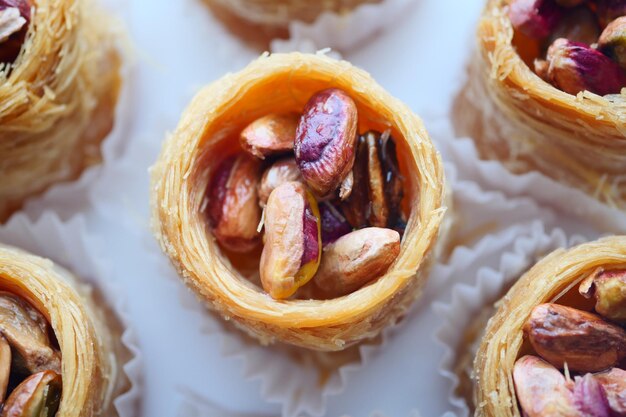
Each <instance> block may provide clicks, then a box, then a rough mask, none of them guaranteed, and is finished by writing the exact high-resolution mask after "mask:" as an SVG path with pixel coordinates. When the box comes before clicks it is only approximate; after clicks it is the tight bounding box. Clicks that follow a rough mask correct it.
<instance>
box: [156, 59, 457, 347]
mask: <svg viewBox="0 0 626 417" xmlns="http://www.w3.org/2000/svg"><path fill="white" fill-rule="evenodd" d="M443 196H444V177H443V168H442V163H441V160H440V156H439V154H438V152H437V151H436V150H435V148H434V147H433V145H432V143H431V141H430V139H429V137H428V134H427V133H426V131H425V130H424V127H423V125H422V123H421V121H420V119H419V118H418V117H416V116H415V115H414V114H413V113H412V112H411V111H410V110H409V109H408V108H407V107H406V106H405V105H404V104H402V103H401V102H400V101H398V100H397V99H395V98H393V97H392V96H390V95H389V94H388V93H387V92H386V91H385V90H383V89H382V88H381V87H380V86H379V85H378V84H376V82H375V81H374V80H373V79H372V78H371V77H370V76H369V75H368V74H367V73H365V72H364V71H362V70H360V69H358V68H355V67H353V66H352V65H350V64H349V63H348V62H345V61H337V60H334V59H331V58H329V57H327V56H324V55H320V54H317V55H315V54H301V53H290V54H274V55H271V56H270V55H263V56H261V57H260V58H259V59H257V60H256V61H254V62H252V63H251V64H250V65H248V66H247V67H246V68H245V69H244V70H242V71H240V72H238V73H236V74H229V75H226V76H225V77H223V78H221V79H220V80H218V81H216V82H214V83H213V84H211V85H209V86H208V87H206V88H204V89H203V90H202V91H201V92H200V93H199V94H198V95H197V96H196V97H195V98H194V100H193V101H192V103H191V104H190V106H189V107H188V108H187V109H186V110H185V112H184V114H183V116H182V119H181V121H180V123H179V126H178V128H177V129H176V131H175V132H174V133H173V135H171V136H170V137H169V138H168V139H167V140H166V141H165V143H164V145H163V149H162V151H161V155H160V157H159V159H158V160H157V162H156V164H155V166H154V167H153V169H152V190H151V198H152V209H153V229H154V232H155V234H156V237H157V239H158V241H159V242H160V244H161V247H162V249H163V250H164V252H165V253H166V254H167V255H168V256H169V258H170V260H171V261H172V263H173V264H174V266H175V267H176V269H177V271H178V273H179V275H180V277H181V278H182V279H183V280H184V281H185V282H186V283H187V285H188V286H189V287H190V288H191V289H193V290H194V291H195V292H196V293H197V294H198V295H199V296H200V298H201V299H203V300H205V301H206V302H207V303H208V305H209V306H210V307H211V308H212V309H214V310H216V311H217V312H218V313H219V314H221V315H222V316H223V317H224V318H225V319H226V320H230V321H231V322H233V323H235V324H236V325H237V326H239V327H240V328H241V329H243V330H245V331H247V332H248V333H249V334H251V335H253V336H255V337H257V338H258V339H260V341H262V342H263V343H268V342H272V341H275V340H276V341H281V342H286V343H290V344H293V345H297V346H301V347H305V348H309V349H315V350H321V351H336V350H342V349H345V348H346V347H348V346H350V345H353V344H355V343H357V342H359V341H361V340H364V339H366V338H371V337H374V336H376V335H377V334H378V333H379V332H380V331H381V330H382V329H383V328H384V327H385V326H387V325H390V324H392V323H394V322H396V321H397V320H398V319H399V318H400V317H402V315H403V314H404V313H405V311H406V310H407V308H408V307H409V306H410V305H411V303H412V302H413V301H414V300H415V298H416V297H417V296H418V295H419V293H420V290H421V288H422V286H423V284H424V282H425V280H426V279H427V276H428V268H429V264H430V263H431V260H432V256H431V255H432V249H433V247H434V246H435V243H436V242H437V239H438V232H439V228H440V224H441V221H442V217H443V215H444V212H445V207H444V206H443V203H442V200H443Z"/></svg>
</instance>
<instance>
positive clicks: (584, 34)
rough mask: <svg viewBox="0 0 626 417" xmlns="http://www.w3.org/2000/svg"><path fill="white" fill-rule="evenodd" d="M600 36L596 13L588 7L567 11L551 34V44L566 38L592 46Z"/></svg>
mask: <svg viewBox="0 0 626 417" xmlns="http://www.w3.org/2000/svg"><path fill="white" fill-rule="evenodd" d="M598 36H600V25H598V19H597V16H596V15H595V13H593V12H592V11H591V9H589V8H588V7H586V6H579V7H574V8H572V9H569V10H566V11H565V14H564V15H563V18H562V19H561V20H560V21H559V23H558V25H556V27H555V28H554V30H553V31H552V33H551V34H550V37H549V40H548V42H549V43H552V42H554V41H555V40H556V39H559V38H565V39H568V40H570V41H573V42H582V43H584V44H587V45H591V44H593V43H595V42H596V41H597V40H598Z"/></svg>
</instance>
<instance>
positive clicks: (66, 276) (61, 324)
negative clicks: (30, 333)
mask: <svg viewBox="0 0 626 417" xmlns="http://www.w3.org/2000/svg"><path fill="white" fill-rule="evenodd" d="M0 288H2V289H3V290H10V291H11V292H15V293H16V294H17V295H19V296H22V297H24V298H25V299H27V300H28V301H29V302H30V303H31V304H32V305H33V306H35V307H36V308H37V309H38V310H39V311H41V312H42V313H43V314H44V315H45V316H46V318H47V319H48V320H49V322H50V325H51V327H52V330H53V332H54V335H55V337H56V340H57V341H58V343H59V348H60V351H61V363H62V384H63V388H62V399H61V404H60V406H59V410H58V413H57V415H59V416H77V417H78V416H111V417H115V416H117V415H118V414H117V411H116V408H115V406H114V404H113V402H114V400H115V398H117V397H118V396H119V395H120V394H122V393H124V392H126V391H127V390H128V389H129V388H130V387H129V381H128V379H127V377H126V374H125V373H124V372H123V371H122V366H123V364H124V363H125V361H127V360H128V359H129V355H130V352H129V351H128V350H127V349H126V348H125V347H124V346H123V345H122V343H121V340H120V337H121V334H122V331H123V328H122V325H121V323H120V322H119V320H118V318H117V316H116V315H115V314H114V313H113V312H111V311H109V309H108V308H107V307H106V306H105V305H103V303H101V301H102V300H101V299H100V298H99V297H98V293H94V292H93V291H92V290H91V289H90V288H88V287H86V286H85V285H83V284H80V283H79V282H78V280H77V279H76V277H75V276H73V275H72V274H71V273H70V272H68V271H66V270H65V269H62V268H60V267H58V266H57V265H55V264H54V263H53V262H52V261H50V260H48V259H44V258H40V257H37V256H34V255H31V254H29V253H27V252H24V251H22V250H20V249H17V248H14V247H11V246H6V245H1V244H0Z"/></svg>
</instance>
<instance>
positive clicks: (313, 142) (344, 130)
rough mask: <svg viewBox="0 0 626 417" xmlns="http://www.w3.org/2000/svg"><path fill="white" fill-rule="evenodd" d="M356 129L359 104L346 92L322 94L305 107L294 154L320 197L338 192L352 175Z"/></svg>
mask: <svg viewBox="0 0 626 417" xmlns="http://www.w3.org/2000/svg"><path fill="white" fill-rule="evenodd" d="M356 130H357V108H356V104H355V103H354V100H352V98H351V97H350V96H348V94H346V93H345V92H344V91H342V90H339V89H337V88H330V89H327V90H323V91H320V92H318V93H316V94H315V95H313V97H311V99H310V100H309V101H308V103H307V104H306V105H305V107H304V111H303V112H302V116H301V118H300V122H299V124H298V129H297V131H296V141H295V146H294V153H295V156H296V162H297V163H298V166H299V167H300V171H301V172H302V176H303V178H304V180H305V181H306V183H307V184H308V185H309V187H310V188H311V189H312V190H313V191H314V192H315V193H316V194H317V195H318V196H319V197H324V196H327V195H329V194H330V193H332V192H334V191H335V190H336V189H337V188H339V186H340V185H341V183H342V182H343V181H344V180H345V178H346V177H347V176H348V174H349V173H350V170H351V169H352V166H353V165H354V156H355V146H356V140H357V136H356V135H357V131H356Z"/></svg>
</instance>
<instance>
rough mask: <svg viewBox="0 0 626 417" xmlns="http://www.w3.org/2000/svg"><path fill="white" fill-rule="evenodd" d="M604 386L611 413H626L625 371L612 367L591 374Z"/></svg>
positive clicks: (621, 414)
mask: <svg viewBox="0 0 626 417" xmlns="http://www.w3.org/2000/svg"><path fill="white" fill-rule="evenodd" d="M593 377H594V378H595V379H596V380H597V381H598V382H599V383H600V384H601V385H602V387H603V388H604V392H605V393H606V397H607V400H608V402H609V408H610V409H611V410H612V411H613V415H616V416H624V415H626V371H624V370H623V369H619V368H613V369H611V370H609V371H606V372H602V373H598V374H594V376H593Z"/></svg>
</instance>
